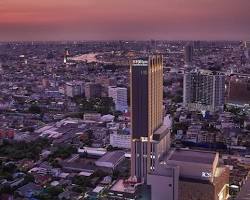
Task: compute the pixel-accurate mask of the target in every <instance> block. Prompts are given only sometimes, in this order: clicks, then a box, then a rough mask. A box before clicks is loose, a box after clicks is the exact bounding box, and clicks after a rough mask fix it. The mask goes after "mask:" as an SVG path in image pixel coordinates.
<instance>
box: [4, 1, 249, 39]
mask: <svg viewBox="0 0 250 200" xmlns="http://www.w3.org/2000/svg"><path fill="white" fill-rule="evenodd" d="M249 7H250V2H249V1H248V0H240V1H234V0H220V1H215V0H202V1H198V0H190V1H184V0H175V1H174V0H168V1H164V0H157V1H152V0H151V1H143V0H137V1H136V2H135V1H132V0H127V1H125V0H120V1H114V0H107V1H105V2H104V1H98V0H91V1H90V0H85V1H80V0H75V1H74V2H72V1H68V0H62V1H60V4H58V2H57V1H55V0H50V1H48V0H44V1H42V2H34V1H31V0H23V1H22V2H20V1H17V0H8V1H7V0H1V1H0V30H1V33H0V41H16V40H20V41H23V40H25V41H27V40H119V39H125V40H148V39H163V40H165V39H166V40H195V39H197V40H249V39H250V28H249V27H250V26H249V21H248V19H249V18H250V13H249V12H248V8H249Z"/></svg>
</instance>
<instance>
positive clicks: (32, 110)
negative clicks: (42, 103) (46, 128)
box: [29, 104, 42, 114]
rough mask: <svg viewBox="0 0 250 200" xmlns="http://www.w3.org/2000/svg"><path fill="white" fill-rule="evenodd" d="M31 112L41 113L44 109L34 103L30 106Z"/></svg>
mask: <svg viewBox="0 0 250 200" xmlns="http://www.w3.org/2000/svg"><path fill="white" fill-rule="evenodd" d="M29 112H30V113H32V114H41V113H42V110H41V108H40V107H39V106H38V105H36V104H33V105H31V106H30V108H29Z"/></svg>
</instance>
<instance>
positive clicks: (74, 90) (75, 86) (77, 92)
mask: <svg viewBox="0 0 250 200" xmlns="http://www.w3.org/2000/svg"><path fill="white" fill-rule="evenodd" d="M65 94H66V96H68V97H75V96H81V95H83V82H81V81H73V82H68V83H66V86H65Z"/></svg>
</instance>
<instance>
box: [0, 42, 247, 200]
mask: <svg viewBox="0 0 250 200" xmlns="http://www.w3.org/2000/svg"><path fill="white" fill-rule="evenodd" d="M0 84H1V91H0V119H1V120H0V199H6V200H12V199H17V200H19V199H20V200H21V199H33V200H34V199H38V200H40V199H41V200H52V199H55V200H56V199H60V200H64V199H70V200H71V199H75V200H81V199H103V200H105V199H107V200H108V199H124V200H132V199H138V200H144V199H152V200H177V199H179V200H191V199H193V200H198V199H199V200H226V199H230V200H231V199H236V200H243V199H248V198H249V192H250V178H249V177H250V42H247V41H233V42H231V41H160V40H150V41H123V40H121V41H86V42H81V41H75V42H2V43H0Z"/></svg>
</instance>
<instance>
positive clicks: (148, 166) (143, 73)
mask: <svg viewBox="0 0 250 200" xmlns="http://www.w3.org/2000/svg"><path fill="white" fill-rule="evenodd" d="M130 81H131V91H130V92H131V94H130V98H131V119H132V145H131V148H132V157H131V175H132V176H136V177H137V178H139V179H141V180H146V178H147V173H148V172H149V171H150V170H154V166H155V164H156V162H157V160H158V158H159V157H160V156H161V155H162V154H163V153H164V152H165V151H166V150H167V148H168V146H169V138H168V137H169V132H168V129H167V127H166V126H165V125H163V57H162V56H158V55H152V56H150V57H149V58H146V59H145V58H142V59H137V60H133V62H132V63H131V66H130Z"/></svg>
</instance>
